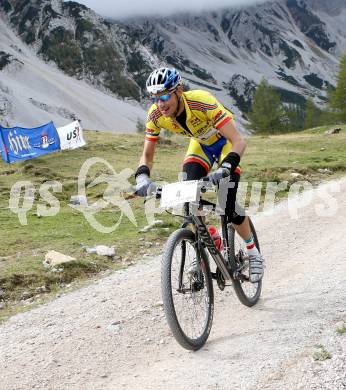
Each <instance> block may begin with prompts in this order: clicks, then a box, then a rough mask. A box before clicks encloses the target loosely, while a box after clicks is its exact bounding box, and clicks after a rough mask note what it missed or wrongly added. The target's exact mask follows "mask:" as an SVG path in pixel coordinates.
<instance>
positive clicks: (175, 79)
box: [146, 68, 181, 94]
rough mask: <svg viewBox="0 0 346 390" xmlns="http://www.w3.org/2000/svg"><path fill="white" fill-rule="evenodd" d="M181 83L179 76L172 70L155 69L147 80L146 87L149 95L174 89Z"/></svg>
mask: <svg viewBox="0 0 346 390" xmlns="http://www.w3.org/2000/svg"><path fill="white" fill-rule="evenodd" d="M180 82H181V77H180V74H179V73H178V71H177V70H175V69H174V68H158V69H155V70H154V71H153V72H152V73H151V74H150V76H149V77H148V79H147V83H146V87H147V91H148V92H149V93H150V94H156V93H160V92H163V91H166V90H168V91H171V90H173V89H175V88H176V87H177V86H178V85H179V83H180Z"/></svg>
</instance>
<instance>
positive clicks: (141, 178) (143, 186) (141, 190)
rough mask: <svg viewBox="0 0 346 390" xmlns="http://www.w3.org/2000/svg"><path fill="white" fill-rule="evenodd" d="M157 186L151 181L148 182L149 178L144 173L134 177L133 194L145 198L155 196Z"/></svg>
mask: <svg viewBox="0 0 346 390" xmlns="http://www.w3.org/2000/svg"><path fill="white" fill-rule="evenodd" d="M156 188H157V185H156V183H154V182H153V181H152V180H150V178H149V176H148V175H146V174H145V173H143V174H141V175H138V176H137V177H136V189H135V194H136V195H138V196H141V197H143V198H145V197H146V196H149V195H152V194H155V192H156Z"/></svg>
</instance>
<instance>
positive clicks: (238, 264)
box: [156, 181, 262, 351]
mask: <svg viewBox="0 0 346 390" xmlns="http://www.w3.org/2000/svg"><path fill="white" fill-rule="evenodd" d="M184 187H186V188H184ZM165 188H167V189H166V190H165ZM207 190H208V189H207V188H206V186H205V182H203V181H190V182H188V181H185V182H179V183H172V184H169V185H167V186H164V187H163V188H162V193H161V191H160V190H159V191H158V192H157V193H156V197H157V198H162V199H161V207H162V208H166V209H169V208H172V206H174V205H178V204H179V201H180V204H181V203H182V202H183V209H184V212H183V215H181V216H182V217H183V218H184V222H183V224H182V227H181V228H180V229H178V230H176V231H175V232H173V233H172V234H171V235H170V236H169V238H168V240H167V242H166V245H165V248H164V252H163V256H162V263H161V292H162V300H163V306H164V311H165V315H166V318H167V321H168V325H169V327H170V329H171V331H172V333H173V335H174V337H175V339H176V340H177V341H178V343H179V344H180V345H181V346H182V347H184V348H186V349H188V350H194V351H196V350H198V349H200V348H201V347H202V346H203V345H204V344H205V343H206V341H207V339H208V337H209V334H210V331H211V326H212V322H213V313H214V289H213V280H216V283H217V285H218V287H219V289H220V290H222V291H223V290H224V289H225V287H226V286H230V285H232V286H233V288H234V290H235V292H236V295H237V297H238V298H239V300H240V302H241V303H242V304H244V305H246V306H249V307H251V306H253V305H255V304H256V303H257V302H258V300H259V298H260V295H261V289H262V280H260V281H259V282H257V283H251V282H250V281H249V258H248V256H247V251H246V247H245V245H244V242H243V239H241V237H240V236H239V235H238V233H237V232H236V230H235V228H234V226H233V225H232V224H231V223H227V219H226V216H225V215H222V211H220V209H218V206H217V205H216V204H214V203H212V202H209V201H207V200H205V199H202V194H203V193H205V192H206V191H207ZM214 190H215V188H214ZM184 191H185V193H184ZM164 199H165V202H163V200H164ZM175 201H176V202H175ZM205 209H207V212H208V213H211V214H213V215H218V216H219V217H220V220H221V228H222V240H223V246H224V249H223V250H222V251H219V249H218V248H217V247H216V245H215V242H214V240H213V239H212V237H211V235H210V234H209V231H208V227H207V225H206V224H205V217H204V216H203V213H204V210H205ZM250 227H251V231H252V234H253V236H254V241H255V245H256V247H257V249H258V250H260V247H259V242H258V238H257V234H256V231H255V228H254V225H253V223H252V222H251V220H250ZM208 254H209V255H210V257H211V259H212V260H214V262H215V266H216V270H215V272H212V271H211V267H210V261H209V256H208ZM191 267H192V268H191ZM191 269H192V270H193V272H191ZM196 270H197V271H196Z"/></svg>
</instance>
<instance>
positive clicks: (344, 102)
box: [330, 53, 346, 122]
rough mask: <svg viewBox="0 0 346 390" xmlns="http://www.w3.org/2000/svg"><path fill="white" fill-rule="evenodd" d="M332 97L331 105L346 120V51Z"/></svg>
mask: <svg viewBox="0 0 346 390" xmlns="http://www.w3.org/2000/svg"><path fill="white" fill-rule="evenodd" d="M330 97H331V99H330V106H331V107H332V108H334V109H335V110H337V112H338V114H339V117H340V119H341V120H342V121H343V122H346V53H345V54H344V56H343V57H342V58H341V61H340V65H339V73H338V76H337V82H336V89H335V91H334V92H332V93H331V96H330Z"/></svg>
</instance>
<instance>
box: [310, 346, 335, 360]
mask: <svg viewBox="0 0 346 390" xmlns="http://www.w3.org/2000/svg"><path fill="white" fill-rule="evenodd" d="M316 348H317V351H315V352H314V353H313V355H312V358H313V359H314V360H315V361H320V362H323V361H324V360H327V359H331V358H332V355H331V354H330V353H329V352H328V351H327V350H326V348H325V347H324V346H323V345H316Z"/></svg>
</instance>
